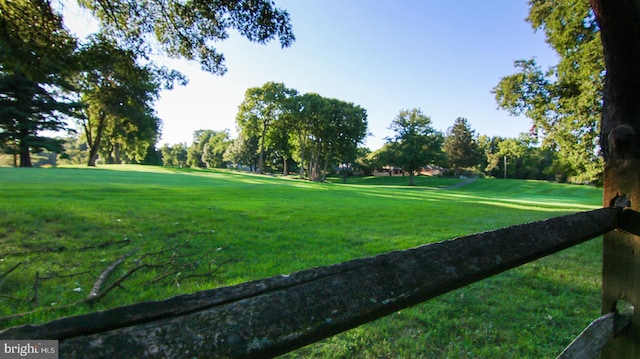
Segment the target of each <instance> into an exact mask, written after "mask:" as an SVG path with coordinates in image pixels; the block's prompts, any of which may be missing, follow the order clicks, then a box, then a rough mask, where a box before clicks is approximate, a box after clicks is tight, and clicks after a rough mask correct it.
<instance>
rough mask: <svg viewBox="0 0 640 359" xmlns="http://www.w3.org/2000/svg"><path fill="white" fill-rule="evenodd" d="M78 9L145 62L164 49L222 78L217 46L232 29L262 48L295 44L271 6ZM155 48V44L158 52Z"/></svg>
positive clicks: (129, 4) (124, 1)
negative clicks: (273, 42) (273, 43)
mask: <svg viewBox="0 0 640 359" xmlns="http://www.w3.org/2000/svg"><path fill="white" fill-rule="evenodd" d="M79 3H80V4H81V5H82V6H84V7H85V8H87V9H89V10H90V11H91V13H92V14H93V15H94V16H95V17H96V18H97V19H98V20H99V21H100V24H101V27H102V30H103V31H104V33H105V34H107V35H108V36H109V37H111V38H114V39H118V40H119V41H118V43H119V44H120V45H121V46H123V47H126V48H127V49H130V50H133V51H134V52H135V53H136V54H138V55H140V56H141V57H148V56H149V55H150V54H151V53H152V52H153V50H160V49H162V50H164V51H165V52H166V54H168V55H169V56H170V57H184V58H186V59H188V60H196V61H198V62H199V63H200V65H201V67H202V69H203V70H205V71H208V72H211V73H214V74H219V75H222V74H224V73H225V72H226V67H225V64H224V56H223V55H222V54H221V53H219V52H218V51H217V49H216V48H215V47H214V44H217V43H218V42H220V41H221V40H225V39H226V38H228V37H229V34H228V30H229V29H233V30H236V31H238V32H239V33H240V34H241V35H242V36H244V37H246V38H247V39H249V40H250V41H253V42H257V43H260V44H264V43H267V42H269V41H271V40H273V39H274V38H278V39H279V41H280V44H281V46H282V47H287V46H289V45H291V43H292V42H293V41H294V40H295V37H294V35H293V32H292V30H291V24H290V20H289V14H288V13H287V11H285V10H282V9H279V8H276V7H275V6H274V4H273V2H272V1H269V0H231V1H218V2H208V1H177V0H169V1H137V0H108V1H101V0H79ZM151 43H154V44H157V46H156V48H155V49H154V48H153V47H152V46H150V45H149V44H151Z"/></svg>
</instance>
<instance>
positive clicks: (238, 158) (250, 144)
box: [223, 132, 258, 172]
mask: <svg viewBox="0 0 640 359" xmlns="http://www.w3.org/2000/svg"><path fill="white" fill-rule="evenodd" d="M257 153H258V138H257V137H255V136H249V137H247V136H246V135H245V134H243V133H242V132H240V133H239V134H238V137H236V138H235V139H233V140H232V141H231V143H230V144H229V147H227V151H226V152H225V153H224V155H223V159H224V160H225V161H227V162H229V163H231V164H233V165H234V166H235V167H236V168H240V167H241V166H243V165H244V166H247V167H248V168H249V170H250V171H251V172H254V171H256V170H257V169H258V156H257V155H256V154H257Z"/></svg>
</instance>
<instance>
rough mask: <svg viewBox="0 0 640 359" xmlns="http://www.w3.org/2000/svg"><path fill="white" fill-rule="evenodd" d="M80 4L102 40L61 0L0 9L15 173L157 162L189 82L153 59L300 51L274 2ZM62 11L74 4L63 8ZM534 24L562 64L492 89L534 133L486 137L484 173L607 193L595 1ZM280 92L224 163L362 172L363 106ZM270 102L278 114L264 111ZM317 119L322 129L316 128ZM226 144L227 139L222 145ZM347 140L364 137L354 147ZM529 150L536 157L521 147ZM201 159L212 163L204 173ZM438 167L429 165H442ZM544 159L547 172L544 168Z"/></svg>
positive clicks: (273, 91)
mask: <svg viewBox="0 0 640 359" xmlns="http://www.w3.org/2000/svg"><path fill="white" fill-rule="evenodd" d="M78 2H79V4H80V5H81V6H82V7H84V8H85V9H87V10H88V11H89V12H90V13H91V14H92V15H93V16H94V17H95V18H96V19H97V20H98V21H99V23H100V31H99V32H98V33H96V34H93V35H91V36H90V37H88V38H86V39H77V38H76V37H75V36H74V35H73V34H71V33H70V32H69V31H68V30H67V29H66V28H65V26H64V21H63V20H64V19H63V18H62V15H60V13H59V12H57V11H56V10H55V9H54V8H53V7H52V2H50V1H46V0H33V1H28V0H17V1H5V2H0V151H2V152H4V153H7V154H9V155H10V156H11V157H12V162H13V165H14V166H18V165H20V166H30V165H31V157H32V155H33V154H34V153H38V152H41V151H42V150H47V151H53V152H58V153H62V152H64V150H65V149H67V150H68V152H69V153H75V152H77V151H80V152H86V155H85V161H86V163H87V164H88V165H95V163H96V160H97V159H98V158H100V159H101V160H102V161H103V162H107V163H119V162H136V163H143V162H147V163H149V162H154V161H155V162H158V161H160V159H159V152H158V151H156V149H155V145H156V143H157V140H158V138H159V137H160V131H161V125H162V122H161V120H160V119H159V118H158V117H157V116H156V113H155V111H154V108H153V104H154V101H155V100H156V99H157V98H158V93H159V91H160V90H161V89H163V88H171V87H172V86H173V85H175V84H176V83H178V84H183V83H186V79H185V78H184V76H182V75H181V74H180V73H178V72H176V71H174V70H171V69H168V68H165V67H163V66H159V65H158V64H155V63H154V62H153V61H151V60H150V58H151V55H152V54H154V53H162V54H165V55H168V56H172V57H182V58H186V59H189V60H194V61H198V62H199V63H200V64H201V66H202V68H203V69H204V70H205V71H208V72H210V73H213V74H218V75H222V74H224V72H225V71H226V67H225V64H224V56H223V54H221V53H219V52H218V51H217V49H216V48H215V47H213V45H215V44H216V43H217V41H220V40H224V39H226V38H227V37H228V34H227V31H228V29H236V30H237V31H239V32H240V33H241V34H242V35H243V36H245V37H246V38H248V39H249V40H250V41H255V42H258V43H265V42H268V41H271V40H274V39H278V40H279V41H280V44H281V45H282V46H283V47H284V46H289V45H290V44H291V43H292V42H293V41H294V40H295V37H294V35H293V32H292V29H291V25H290V21H289V15H288V13H287V12H286V11H284V10H281V9H278V8H276V7H275V5H274V4H273V2H271V1H268V0H252V1H248V0H234V1H225V2H221V3H216V4H214V5H209V4H205V3H203V2H181V1H174V0H170V1H167V2H153V3H146V2H135V1H129V0H107V1H102V0H101V1H92V0H82V1H78ZM57 3H58V4H59V5H61V6H64V3H65V1H60V2H57ZM526 20H527V21H528V22H529V23H530V24H531V25H532V27H533V28H534V29H535V30H542V31H543V32H544V33H545V36H546V39H547V43H548V44H549V45H550V46H551V47H552V48H553V49H554V50H555V51H556V52H557V54H558V58H559V62H558V64H556V65H554V66H551V67H549V68H548V69H543V68H541V67H540V66H539V65H538V64H537V63H536V61H535V59H521V60H517V61H516V62H515V68H516V73H514V74H512V75H509V76H505V77H503V78H502V79H501V80H500V81H499V83H498V84H497V85H496V87H495V88H494V89H493V93H494V95H495V98H496V101H497V103H498V106H499V107H501V108H503V109H505V110H507V111H509V112H510V113H511V114H513V115H525V116H527V117H528V118H529V119H531V120H532V122H533V127H532V129H531V131H530V133H529V134H528V135H525V136H521V137H522V138H517V139H499V138H498V139H483V138H482V137H479V138H478V139H477V140H478V142H479V143H481V145H482V146H484V147H485V149H483V151H484V152H485V155H484V158H486V161H487V165H486V167H485V168H484V169H483V170H482V171H483V172H488V173H492V174H493V175H497V173H494V172H495V171H501V170H504V168H502V167H507V171H506V173H507V175H509V173H514V174H515V175H517V176H524V175H525V174H527V173H528V176H534V177H540V176H542V175H543V174H545V173H547V174H548V176H552V174H553V176H557V177H558V178H559V179H570V180H571V181H575V182H581V183H600V182H601V181H602V171H603V160H602V156H601V147H600V143H599V142H598V133H599V131H600V128H599V126H600V117H601V115H602V93H603V88H604V74H605V72H604V57H603V54H602V46H601V39H600V29H599V27H598V24H597V22H596V21H595V15H594V13H593V10H592V9H591V8H590V7H589V4H588V3H587V2H575V1H568V0H545V1H534V2H531V3H530V8H529V16H528V17H527V19H526ZM149 40H152V41H149ZM279 85H281V84H275V83H274V84H271V87H268V86H266V85H265V86H263V88H256V89H254V90H255V91H254V92H255V93H253V94H249V93H247V96H246V98H245V101H244V102H243V104H242V106H245V107H246V108H247V109H246V111H240V112H239V115H238V116H239V118H238V127H239V129H240V135H239V136H238V137H239V139H234V140H233V141H232V140H231V139H229V138H227V139H226V140H225V141H227V142H229V144H230V145H233V149H234V150H233V151H232V153H233V156H235V157H233V156H232V157H227V159H225V160H224V161H226V162H229V163H234V164H242V165H244V166H249V167H250V168H252V169H254V170H256V171H258V172H264V171H267V170H272V168H275V167H278V171H280V170H282V171H283V172H285V173H286V172H289V171H290V170H295V171H297V172H298V173H301V174H303V175H304V176H306V177H308V178H311V179H314V180H319V179H321V178H322V177H323V176H324V175H325V173H326V172H329V170H330V169H331V167H332V166H334V165H335V164H336V163H337V164H338V166H339V167H340V168H343V169H345V171H351V170H354V169H355V166H356V165H357V163H359V162H362V161H361V159H362V158H364V157H363V156H362V154H363V153H364V152H366V149H362V148H358V146H357V144H358V143H359V142H358V141H361V139H360V140H359V139H358V136H354V135H353V134H352V133H350V131H352V130H353V131H357V130H356V129H350V128H344V129H341V130H339V131H338V132H336V133H333V134H332V133H331V131H332V126H335V124H336V123H342V121H343V120H344V119H345V118H350V117H351V116H354V117H358V116H359V117H361V118H366V112H365V111H364V109H361V108H358V106H355V105H353V104H351V105H349V104H348V103H347V104H344V103H343V101H340V100H331V99H324V98H322V97H321V96H319V95H317V94H302V95H301V94H298V93H297V91H295V90H293V89H287V88H279V87H278V86H279ZM270 96H271V97H272V98H271V100H273V103H272V104H271V105H270V106H263V107H261V104H262V103H265V102H264V100H265V99H267V100H269V99H270ZM296 106H297V107H296ZM252 111H253V112H252ZM359 111H360V113H358V112H359ZM407 111H408V112H409V113H407V114H405V115H407V116H410V115H411V114H410V112H411V110H407ZM241 114H242V115H243V116H244V117H240V115H241ZM320 114H322V115H320ZM363 114H364V115H363ZM275 118H277V120H273V119H275ZM320 119H321V120H322V121H324V122H318V121H320ZM332 121H333V122H332ZM329 123H333V125H332V126H328V125H327V124H329ZM344 123H348V121H346V120H345V121H344ZM399 123H400V122H398V123H396V124H394V125H392V126H396V125H397V124H399ZM352 125H353V124H352ZM282 128H287V129H289V132H290V133H287V134H285V133H284V132H283V131H282ZM63 130H66V131H69V132H70V133H72V134H73V133H74V132H75V134H73V135H74V136H75V137H73V139H74V140H75V139H77V138H79V141H80V143H68V144H67V145H65V146H63V143H64V140H63V139H61V138H54V137H50V136H49V135H47V133H50V132H51V131H63ZM410 134H411V132H408V133H407V135H408V136H409V138H407V139H406V140H405V141H404V142H403V141H399V139H400V137H397V136H398V134H397V133H396V137H397V138H395V139H394V140H395V141H389V143H388V146H385V151H386V152H390V153H393V152H396V153H406V152H407V148H408V147H407V146H408V141H410V139H411V138H413V137H411V135H410ZM220 136H222V137H224V133H223V134H218V135H217V138H218V137H220ZM336 136H337V137H336ZM431 136H432V137H433V140H434V141H436V140H437V138H438V135H437V134H436V133H432V134H431ZM196 137H199V136H196ZM227 137H228V135H227ZM349 139H356V145H354V143H353V142H350V141H349ZM196 140H198V141H200V142H199V143H205V144H207V143H208V142H209V139H208V138H206V139H196V138H194V144H195V142H196ZM442 140H443V141H444V139H442ZM507 140H508V141H507ZM505 141H507V142H506V143H505V144H502V145H501V146H500V145H497V144H496V143H502V142H505ZM76 142H77V141H76ZM222 142H224V141H222ZM391 142H395V143H396V144H395V145H392V143H391ZM443 145H445V143H444V142H443ZM203 146H204V145H203ZM215 146H218V145H214V144H209V145H208V146H207V150H206V151H205V150H204V147H203V148H202V149H197V151H195V150H194V151H195V152H194V153H193V154H192V156H191V159H192V160H191V162H190V165H205V166H216V165H218V164H220V163H221V162H220V161H221V160H219V158H218V157H217V155H212V154H211V153H219V152H220V150H219V149H217V150H215V151H213V149H214V148H215ZM341 146H343V147H341ZM421 146H425V145H424V144H422V145H421ZM446 146H448V147H451V145H450V144H449V145H446ZM527 146H528V148H529V150H527V151H524V150H522V149H523V148H524V147H527ZM185 147H186V145H185ZM409 147H411V146H409ZM427 147H429V146H427ZM435 147H438V146H435ZM453 147H456V146H453ZM411 148H416V147H411ZM487 148H488V150H487ZM500 148H502V149H500ZM507 148H510V149H511V150H507ZM427 149H428V150H429V151H431V149H429V148H427ZM198 151H201V152H202V153H203V154H205V153H206V154H207V156H209V157H207V158H205V159H202V158H200V159H198V161H196V162H198V163H195V162H194V161H195V158H196V157H198ZM212 151H213V152H212ZM225 151H226V150H225ZM398 151H399V152H398ZM449 151H450V152H451V151H453V150H451V149H450V150H449ZM458 151H459V150H458ZM487 151H489V152H487ZM210 152H211V153H210ZM530 152H532V153H534V154H531V153H530ZM486 153H489V154H491V156H489V155H488V154H486ZM230 156H231V155H230ZM354 156H355V157H356V159H354ZM378 157H380V156H378ZM383 157H384V156H383ZM387 157H389V156H387ZM396 157H397V156H396ZM400 157H402V156H400ZM449 157H450V156H449ZM393 158H394V157H393V156H391V157H390V159H388V161H390V162H389V163H392V162H393V163H401V162H405V163H403V167H405V166H409V167H413V166H415V164H410V163H406V161H401V160H395V159H394V160H393V161H391V159H393ZM437 158H438V156H433V159H430V160H429V161H430V162H434V163H437V162H438V161H440V163H442V161H441V160H437ZM534 158H535V160H534ZM505 159H506V160H505ZM185 161H186V159H185ZM216 161H217V162H216ZM535 161H538V162H539V164H538V171H533V167H534V162H535ZM521 162H523V163H521ZM185 163H186V162H185ZM277 163H279V164H277ZM548 163H551V164H550V165H548ZM477 166H478V165H477V164H476V167H477ZM480 167H482V165H480ZM452 168H453V171H454V174H456V172H458V170H459V169H460V168H463V167H462V165H461V164H457V163H455V162H453V163H452ZM487 168H491V170H488V169H487ZM540 171H542V172H540ZM534 172H535V174H534Z"/></svg>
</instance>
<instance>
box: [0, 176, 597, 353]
mask: <svg viewBox="0 0 640 359" xmlns="http://www.w3.org/2000/svg"><path fill="white" fill-rule="evenodd" d="M461 181H464V180H459V179H444V178H426V177H419V178H418V181H417V184H418V186H415V187H408V186H406V182H407V181H406V179H403V178H385V177H380V178H350V179H349V182H348V183H347V184H341V183H339V182H338V181H337V182H336V183H326V184H317V183H309V182H305V181H299V180H294V179H287V178H279V177H268V176H258V175H251V174H243V173H234V172H227V171H205V170H191V169H167V168H161V167H143V166H105V167H100V168H97V169H87V168H55V169H19V168H1V169H0V244H1V245H2V246H1V247H0V248H1V249H0V275H2V274H3V273H7V272H8V271H9V270H10V269H12V268H16V269H15V270H13V271H11V272H10V273H8V274H7V275H4V276H3V277H2V278H0V291H1V293H2V296H0V316H7V315H11V314H15V313H18V312H25V311H30V310H34V309H35V310H36V313H35V314H32V315H29V316H26V317H24V318H22V319H18V320H13V321H9V322H3V323H0V326H8V325H15V324H19V323H25V322H41V321H45V320H50V319H52V318H55V317H58V316H62V315H69V314H77V313H82V312H87V311H93V310H97V309H102V308H107V307H113V306H117V305H124V304H128V303H133V302H138V301H142V300H150V299H159V298H165V297H168V296H171V295H176V294H180V293H189V292H194V291H197V290H201V289H209V288H212V287H216V286H221V285H231V284H235V283H239V282H243V281H247V280H252V279H258V278H264V277H267V276H271V275H276V274H282V273H290V272H293V271H296V270H300V269H304V268H309V267H314V266H319V265H327V264H332V263H338V262H341V261H345V260H349V259H353V258H358V257H363V256H370V255H375V254H378V253H382V252H386V251H389V250H395V249H404V248H409V247H414V246H417V245H421V244H425V243H432V242H435V241H441V240H446V239H451V238H454V237H457V236H462V235H466V234H471V233H475V232H479V231H484V230H489V229H494V228H498V227H502V226H507V225H512V224H517V223H523V222H529V221H534V220H539V219H544V218H549V217H553V216H557V215H561V214H566V213H572V212H577V211H583V210H588V209H592V208H597V207H599V206H600V202H601V191H600V190H598V189H595V188H591V187H586V186H574V185H562V184H556V183H547V182H536V181H515V180H514V181H512V180H488V179H479V180H476V181H473V182H471V183H467V184H465V185H464V186H461V187H457V188H456V187H455V185H456V184H458V183H460V182H461ZM514 240H517V239H514ZM599 245H600V244H599V240H594V241H590V242H587V243H585V244H583V245H581V246H578V247H575V248H572V249H570V250H567V251H564V252H562V253H559V254H557V255H554V256H551V257H548V258H545V259H543V260H539V261H536V262H534V263H531V264H528V265H526V266H523V267H521V268H519V269H517V270H514V271H510V272H507V273H503V274H501V275H498V276H495V277H493V278H491V279H489V280H487V281H483V282H480V283H477V284H475V285H472V286H469V287H466V288H463V289H461V290H458V291H455V292H453V293H450V294H448V295H444V296H441V297H439V298H436V299H434V300H432V301H429V302H427V303H424V304H421V305H418V306H415V307H413V308H411V309H408V310H403V311H401V312H399V313H397V314H394V315H391V316H389V317H387V318H384V319H381V320H379V321H376V322H374V323H370V324H367V325H364V326H362V327H359V328H357V329H354V330H352V331H349V332H347V333H344V334H342V335H339V336H336V337H334V338H331V339H328V340H326V341H324V342H322V343H319V344H316V345H313V346H310V347H307V348H303V349H301V350H299V351H298V352H296V353H293V354H291V356H294V357H297V356H313V357H327V358H329V357H331V358H335V357H361V358H368V357H381V356H382V357H416V358H418V357H432V358H433V357H456V358H464V357H541V356H553V355H557V354H558V353H559V352H560V351H561V350H562V348H563V347H564V346H565V345H567V344H568V343H569V342H570V341H571V340H572V339H573V337H574V336H575V335H577V334H578V333H579V332H580V331H581V330H582V329H583V328H584V326H586V324H588V323H589V322H590V320H592V319H594V318H595V317H596V316H597V315H598V312H599V282H600V274H599V273H600V247H599ZM176 250H178V253H179V254H178V255H174V256H173V257H172V254H171V253H174V252H176ZM180 256H189V257H184V258H185V260H184V261H182V262H181V261H180V259H179V258H180ZM121 257H126V259H125V260H124V261H123V262H122V264H120V265H119V266H118V267H117V268H116V271H114V272H113V273H112V275H111V276H110V278H111V279H110V282H113V281H114V280H116V279H117V278H118V277H120V276H122V275H123V274H124V273H126V271H127V270H129V269H131V268H134V267H135V266H136V265H139V264H140V263H148V264H159V263H169V262H170V261H172V260H173V261H174V262H173V263H174V264H175V265H176V266H178V265H179V264H182V263H183V262H188V261H190V262H196V261H198V262H199V263H200V266H199V267H198V269H197V270H188V269H187V268H186V267H184V268H183V267H180V268H183V269H184V270H183V271H182V272H181V274H180V275H176V273H170V274H169V275H167V273H166V272H163V269H162V268H143V269H141V270H139V271H137V272H136V273H134V274H133V275H132V276H131V277H129V278H128V279H127V280H126V281H124V282H123V285H122V287H123V288H115V289H114V290H113V291H111V292H109V293H108V294H107V295H106V296H105V297H104V298H102V299H100V300H99V301H97V302H96V303H94V304H80V305H75V306H72V307H66V308H63V309H57V310H49V311H42V309H43V308H52V307H53V308H55V307H59V306H64V305H66V304H69V303H74V302H78V301H81V300H83V299H84V298H85V297H86V296H87V295H88V293H89V290H90V289H91V287H92V285H93V284H94V282H95V280H96V277H97V276H98V275H99V274H100V272H101V271H103V270H104V269H106V268H107V267H109V266H110V265H111V264H112V263H114V261H116V260H117V259H118V258H121ZM176 258H178V259H176ZM16 266H17V267H16ZM176 268H177V267H176ZM207 269H211V271H210V272H211V273H208V274H211V275H208V276H196V277H193V278H185V276H186V274H187V273H191V274H203V273H207V272H209V271H208V270H207ZM71 275H73V276H71ZM164 275H166V277H164V278H161V277H162V276H164ZM48 277H51V278H50V279H44V278H48ZM158 278H160V280H158ZM110 282H107V283H106V284H105V286H106V285H108V284H109V283H110ZM36 284H37V285H36ZM36 287H37V295H36V290H35V288H36ZM34 299H37V302H36V301H35V300H34Z"/></svg>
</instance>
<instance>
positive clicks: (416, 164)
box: [387, 108, 444, 186]
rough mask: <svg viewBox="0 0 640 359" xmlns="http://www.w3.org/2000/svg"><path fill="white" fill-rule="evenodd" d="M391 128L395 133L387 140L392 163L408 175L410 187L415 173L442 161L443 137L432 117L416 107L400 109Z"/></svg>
mask: <svg viewBox="0 0 640 359" xmlns="http://www.w3.org/2000/svg"><path fill="white" fill-rule="evenodd" d="M389 128H390V129H391V130H393V131H394V132H395V135H394V137H392V138H389V139H387V142H388V143H389V145H390V147H391V150H392V153H393V155H392V156H391V161H393V163H391V164H393V165H396V166H400V167H402V168H403V169H404V170H405V171H407V172H409V186H413V185H414V183H413V176H414V173H415V172H416V171H418V170H419V169H420V168H421V167H423V166H425V165H427V164H437V163H440V161H442V157H443V153H442V145H443V143H444V136H443V135H442V133H440V132H438V131H436V130H435V129H434V128H433V127H432V126H431V118H430V117H428V116H426V115H424V114H423V113H422V111H421V110H419V109H416V108H414V109H411V110H401V111H400V113H399V114H398V115H397V116H396V118H395V119H394V120H393V121H392V122H391V126H390V127H389Z"/></svg>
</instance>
